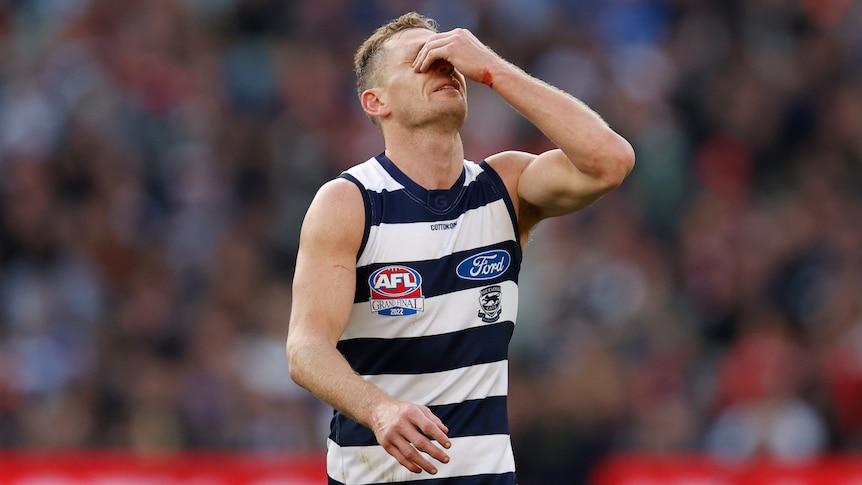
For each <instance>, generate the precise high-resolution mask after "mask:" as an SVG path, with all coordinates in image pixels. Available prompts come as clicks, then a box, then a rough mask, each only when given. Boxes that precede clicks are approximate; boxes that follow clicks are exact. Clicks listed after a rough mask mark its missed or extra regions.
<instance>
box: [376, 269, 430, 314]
mask: <svg viewBox="0 0 862 485" xmlns="http://www.w3.org/2000/svg"><path fill="white" fill-rule="evenodd" d="M368 285H369V286H370V287H371V311H372V312H374V313H377V314H378V315H387V316H390V317H400V316H403V315H414V314H416V312H422V311H425V297H423V296H422V275H420V274H419V272H418V271H416V270H415V269H413V268H408V267H407V266H400V265H393V266H386V267H384V268H380V269H378V270H377V271H375V272H373V273H371V276H370V277H369V278H368Z"/></svg>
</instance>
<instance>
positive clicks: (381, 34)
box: [353, 12, 438, 96]
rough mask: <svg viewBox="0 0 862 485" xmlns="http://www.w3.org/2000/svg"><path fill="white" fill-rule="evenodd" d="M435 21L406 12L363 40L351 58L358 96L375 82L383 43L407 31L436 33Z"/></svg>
mask: <svg viewBox="0 0 862 485" xmlns="http://www.w3.org/2000/svg"><path fill="white" fill-rule="evenodd" d="M437 28H438V25H437V21H435V20H434V19H431V18H428V17H426V16H424V15H422V14H418V13H416V12H408V13H405V14H404V15H402V16H400V17H398V18H397V19H393V20H390V21H389V22H387V23H385V24H384V25H382V26H380V27H379V28H378V29H377V30H375V31H374V33H373V34H371V36H370V37H368V38H367V39H365V42H363V43H362V45H360V46H359V49H357V50H356V54H355V55H354V57H353V70H354V71H355V72H356V91H357V94H359V95H360V96H361V95H362V93H363V92H364V91H365V90H366V89H368V88H369V87H372V85H373V83H374V82H376V79H375V75H376V74H377V71H378V68H379V67H380V66H379V63H380V62H379V59H380V55H379V54H380V52H381V51H382V50H383V43H384V42H386V41H387V40H389V39H390V38H392V36H393V35H395V34H397V33H398V32H402V31H404V30H408V29H427V30H430V31H432V32H437V31H438V30H437Z"/></svg>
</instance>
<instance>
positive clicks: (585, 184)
mask: <svg viewBox="0 0 862 485" xmlns="http://www.w3.org/2000/svg"><path fill="white" fill-rule="evenodd" d="M438 59H445V60H447V61H449V62H450V63H451V64H452V65H453V66H455V68H456V69H458V70H459V71H460V72H461V73H462V74H464V76H466V77H467V78H469V79H472V80H474V81H477V82H481V83H483V84H485V85H487V86H489V87H491V88H492V89H493V90H494V91H495V92H496V93H497V94H499V95H500V97H502V98H503V99H504V100H505V101H506V102H507V103H509V104H510V105H511V106H512V107H513V108H515V109H516V110H517V111H518V112H520V113H521V114H522V115H523V116H524V117H526V118H527V119H528V120H529V121H530V122H532V123H533V124H534V125H535V126H536V127H537V128H538V129H540V130H541V131H542V132H543V133H544V134H545V135H546V136H547V137H548V138H550V140H551V141H552V142H553V143H554V144H556V145H557V146H558V147H559V149H555V150H550V151H547V152H545V153H542V154H540V155H538V156H534V157H530V158H525V157H524V156H523V155H525V154H523V153H521V154H516V153H512V152H504V153H502V154H499V155H498V156H497V157H489V158H488V162H489V163H492V164H494V165H495V166H496V165H515V171H516V172H518V173H519V176H518V178H517V184H516V185H517V196H518V199H519V200H520V201H521V202H522V203H526V204H527V205H529V206H532V207H531V209H534V210H532V211H530V213H531V214H535V219H536V221H537V220H539V219H542V218H545V217H550V216H555V215H561V214H565V213H569V212H572V211H575V210H578V209H580V208H582V207H584V206H586V205H588V204H590V203H591V202H593V201H594V200H596V199H597V198H599V197H600V196H601V195H602V194H604V193H606V192H607V191H609V190H611V189H613V188H614V187H616V186H617V185H619V184H620V183H621V182H622V180H623V179H624V178H625V176H626V175H628V173H629V172H630V171H631V169H632V167H633V165H634V151H633V150H632V147H631V145H630V144H629V143H628V142H627V141H626V140H625V139H624V138H622V137H621V136H620V135H618V134H617V133H616V132H614V131H613V130H612V129H611V128H610V127H608V125H607V123H605V122H604V120H602V118H601V117H600V116H599V115H598V114H597V113H596V112H594V111H593V110H592V109H590V108H589V107H588V106H587V105H585V104H584V103H583V102H581V101H580V100H578V99H576V98H574V97H573V96H570V95H569V94H567V93H565V92H563V91H561V90H559V89H557V88H555V87H553V86H550V85H548V84H547V83H545V82H543V81H541V80H539V79H536V78H534V77H532V76H530V75H529V74H527V73H525V72H524V71H523V70H521V69H520V68H518V67H516V66H515V65H513V64H511V63H509V62H507V61H506V60H504V59H502V58H501V57H500V56H498V55H497V54H496V53H494V52H493V51H491V50H490V49H489V48H488V47H486V46H485V45H483V44H482V43H481V42H480V41H479V40H478V39H476V37H475V36H473V34H471V33H470V32H469V31H467V30H464V29H455V30H452V31H449V32H442V33H439V34H436V35H435V36H432V37H431V38H430V39H429V40H428V42H426V44H425V45H424V46H423V47H422V49H421V50H420V51H419V54H418V55H417V57H416V61H415V62H414V68H415V69H416V70H417V71H425V70H427V69H429V68H430V66H431V65H432V64H433V63H434V61H436V60H438ZM575 75H576V74H575ZM503 168H504V170H503V171H506V170H511V169H512V167H503ZM536 221H533V222H536Z"/></svg>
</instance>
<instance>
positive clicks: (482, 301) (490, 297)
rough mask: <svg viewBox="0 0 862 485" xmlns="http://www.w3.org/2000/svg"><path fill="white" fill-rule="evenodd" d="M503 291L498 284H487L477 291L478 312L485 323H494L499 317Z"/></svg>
mask: <svg viewBox="0 0 862 485" xmlns="http://www.w3.org/2000/svg"><path fill="white" fill-rule="evenodd" d="M502 300H503V292H502V291H501V289H500V286H499V285H493V286H488V287H485V288H482V290H481V291H479V314H478V315H477V316H479V317H482V321H483V322H485V323H494V322H496V321H497V320H499V319H500V311H501V310H502V309H503V301H502Z"/></svg>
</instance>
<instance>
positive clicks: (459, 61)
mask: <svg viewBox="0 0 862 485" xmlns="http://www.w3.org/2000/svg"><path fill="white" fill-rule="evenodd" d="M384 56H385V58H384V63H383V67H382V70H381V72H380V73H379V82H378V83H377V85H376V86H375V87H373V88H371V89H368V90H366V91H365V92H363V93H362V95H361V96H360V99H361V103H362V107H363V109H364V110H365V112H366V113H368V114H369V115H370V116H373V117H376V118H377V120H378V121H379V125H380V129H381V132H382V134H383V138H384V142H385V147H386V155H387V156H388V157H389V158H390V159H391V160H392V161H393V163H395V164H396V165H397V166H398V167H399V169H401V170H402V171H403V172H404V173H406V174H407V175H408V176H409V177H410V178H411V179H412V180H414V181H415V182H416V183H418V184H419V185H421V186H423V187H425V188H426V189H429V190H430V189H448V188H450V187H451V186H452V185H453V184H454V183H455V182H456V181H457V179H458V177H459V175H460V173H461V169H462V163H463V159H464V148H463V145H462V143H461V137H460V135H459V133H458V130H459V129H460V128H461V126H462V125H463V122H464V119H465V117H466V112H467V93H466V81H465V79H471V80H473V81H477V82H480V83H483V84H484V85H485V86H482V88H483V89H493V90H494V91H495V92H496V93H497V94H498V95H499V96H500V97H501V98H502V99H503V100H504V101H505V102H507V103H508V104H509V105H511V106H512V107H513V108H515V109H516V110H517V111H518V112H520V113H521V114H522V115H523V116H525V117H526V118H527V119H528V120H530V121H531V122H532V123H533V124H534V125H535V126H536V127H537V128H538V129H540V130H541V131H542V132H543V133H544V134H545V135H546V136H547V137H548V138H550V139H551V140H552V141H553V142H554V143H555V145H556V146H557V147H559V148H557V149H553V150H549V151H547V152H544V153H541V154H531V153H525V152H518V151H506V152H502V153H498V154H495V155H491V156H489V157H487V158H486V161H487V162H488V163H489V164H490V165H491V166H492V167H493V168H494V169H495V170H496V171H497V172H498V173H499V174H500V176H501V178H502V179H503V181H504V183H505V185H506V188H507V190H508V192H509V195H510V197H511V199H512V201H513V202H514V205H515V210H516V214H517V217H518V224H519V230H520V232H521V241H523V242H522V244H524V245H526V241H527V240H528V239H529V237H528V236H529V232H530V230H531V229H532V228H533V227H534V226H535V225H536V224H537V223H538V222H539V221H541V220H542V219H545V218H547V217H553V216H559V215H563V214H568V213H571V212H574V211H576V210H578V209H581V208H583V207H585V206H587V205H589V204H590V203H592V202H593V201H595V200H596V199H598V198H599V197H601V196H602V195H603V194H605V193H606V192H608V191H609V190H611V189H613V188H615V187H616V186H618V185H619V184H620V183H621V182H622V180H623V179H624V178H625V177H626V175H628V173H629V172H630V171H631V169H632V167H633V165H634V152H633V150H632V148H631V145H629V143H628V142H627V141H626V140H625V139H623V138H622V137H621V136H619V135H618V134H617V133H615V132H614V131H613V130H611V129H610V128H609V127H608V126H607V124H606V123H605V122H604V121H603V120H602V119H601V118H600V117H599V116H598V115H597V114H596V113H595V112H593V111H592V110H591V109H589V108H588V107H587V106H586V105H584V104H583V103H582V102H581V101H579V100H577V99H575V98H573V97H571V96H569V95H567V94H565V93H563V92H562V91H560V90H558V89H556V88H553V87H551V86H549V85H547V84H546V83H544V82H542V81H540V80H537V79H535V78H533V77H531V76H529V75H528V74H526V73H525V72H524V71H522V70H521V69H519V68H517V67H516V66H514V65H512V64H510V63H509V62H507V61H505V60H504V59H502V58H501V57H499V56H498V55H497V54H495V53H494V52H493V51H491V50H490V49H489V48H488V47H486V46H485V45H484V44H482V43H481V42H480V41H479V40H478V39H477V38H476V37H475V36H474V35H473V34H472V33H471V32H469V31H468V30H464V29H455V30H452V31H448V32H441V33H434V32H432V31H429V30H425V29H410V30H406V31H403V32H400V33H398V34H396V35H395V36H393V37H392V38H391V39H389V40H388V41H387V42H386V43H385V44H384ZM364 221H365V209H364V206H363V202H362V196H361V194H360V192H359V189H358V188H357V187H356V186H355V185H354V184H352V183H350V182H348V181H346V180H343V179H335V180H332V181H330V182H328V183H327V184H325V185H324V186H323V187H321V189H320V190H319V191H318V193H317V195H316V196H315V198H314V200H313V201H312V203H311V206H310V207H309V209H308V212H307V214H306V218H305V221H304V222H303V227H302V231H301V234H300V249H299V253H298V255H297V264H296V273H295V277H294V283H293V306H292V311H291V318H290V332H289V335H288V340H287V354H288V361H289V366H290V375H291V378H293V379H294V381H296V382H297V383H298V384H299V385H301V386H303V387H305V388H306V389H308V390H309V391H311V392H312V393H313V394H315V395H316V396H317V397H318V398H320V399H321V400H323V401H324V402H326V403H328V404H329V405H331V406H333V407H334V408H336V409H338V410H339V411H341V412H343V413H345V414H347V415H348V416H350V417H352V418H353V419H355V420H356V421H358V422H359V423H362V424H363V425H365V426H368V427H369V428H370V429H371V430H372V431H373V432H374V434H375V436H376V438H377V441H378V442H379V443H380V445H381V446H383V448H384V449H385V450H386V451H387V452H388V453H389V454H391V455H392V456H393V457H394V458H395V459H396V460H398V462H399V463H400V464H401V465H403V466H404V467H405V468H407V469H408V470H411V471H412V472H415V473H420V472H421V471H423V470H424V471H427V472H428V473H431V474H436V473H437V467H438V466H439V464H441V463H443V464H445V463H448V462H449V460H450V456H449V454H448V453H447V452H446V450H448V449H449V448H450V447H451V441H450V440H449V438H448V437H447V435H446V433H447V432H448V428H447V427H446V425H445V424H443V423H442V422H441V421H440V419H439V418H437V416H435V415H434V414H433V413H432V412H431V411H430V410H429V409H428V408H427V407H425V406H422V405H418V404H415V403H410V402H406V401H402V400H399V399H397V398H395V397H393V396H390V395H388V394H386V393H385V392H383V391H382V390H381V389H379V388H377V387H375V386H373V385H372V384H369V383H368V382H366V381H365V380H363V379H362V378H361V377H360V376H358V375H357V374H356V373H355V372H354V371H353V370H352V369H351V368H350V366H349V364H348V363H347V361H346V360H345V359H344V358H343V356H342V355H341V354H340V353H339V352H338V350H337V349H336V344H337V342H338V339H339V337H340V336H341V334H342V333H343V331H344V329H345V326H346V325H347V321H348V317H349V314H350V310H351V308H352V305H353V295H354V292H355V284H356V255H357V253H358V251H359V246H360V243H361V240H362V233H363V230H364Z"/></svg>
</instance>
